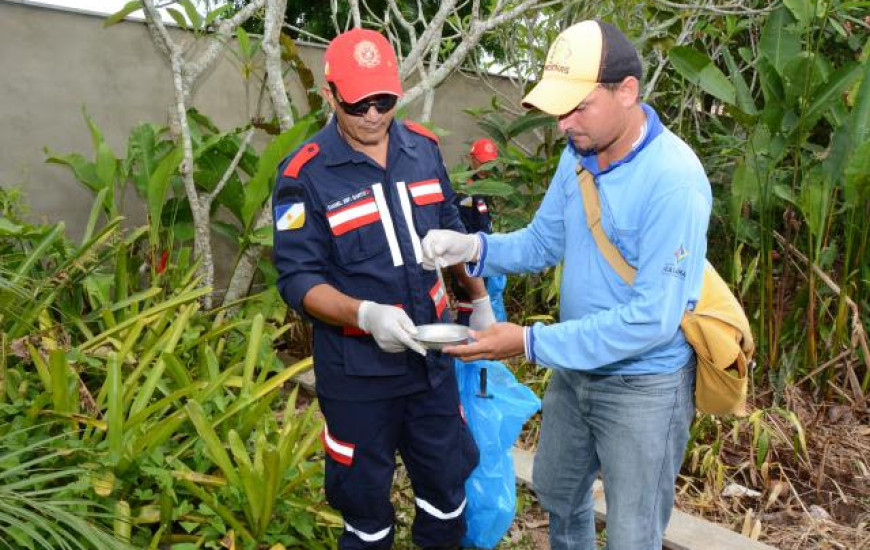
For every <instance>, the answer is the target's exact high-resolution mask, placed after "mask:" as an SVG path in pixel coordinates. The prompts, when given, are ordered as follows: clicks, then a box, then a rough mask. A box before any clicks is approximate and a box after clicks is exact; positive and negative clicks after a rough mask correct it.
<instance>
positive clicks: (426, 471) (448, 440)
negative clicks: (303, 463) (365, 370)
mask: <svg viewBox="0 0 870 550" xmlns="http://www.w3.org/2000/svg"><path fill="white" fill-rule="evenodd" d="M318 400H319V402H320V408H321V410H322V412H323V415H324V417H325V418H326V428H325V430H324V445H325V448H326V451H327V458H326V498H327V500H328V502H329V504H330V505H331V506H332V507H333V508H335V509H336V510H338V511H339V512H341V514H342V516H343V517H344V521H345V531H344V533H343V534H342V536H341V540H340V543H339V548H341V549H342V550H356V549H362V548H365V549H381V548H390V546H391V545H392V542H393V536H394V533H395V528H394V526H393V505H392V504H391V502H390V492H391V488H392V482H393V474H394V471H395V467H396V451H397V450H398V451H399V453H400V454H401V456H402V460H403V462H404V464H405V467H406V468H407V470H408V475H409V477H410V479H411V484H412V486H413V489H414V497H415V504H416V515H415V518H414V525H413V529H412V536H413V540H414V543H415V544H417V545H419V546H422V547H432V546H435V547H437V546H448V545H453V544H458V543H459V540H460V539H461V538H462V536H463V535H464V533H465V518H464V514H463V511H464V510H465V480H466V479H467V478H468V476H469V475H470V474H471V471H472V470H473V469H474V468H475V467H476V466H477V461H478V452H477V446H476V445H475V444H474V440H473V439H472V436H471V432H470V431H469V429H468V426H467V425H466V424H465V420H464V418H463V415H462V410H461V407H460V403H459V390H458V388H457V385H456V379H455V376H449V377H448V378H447V379H446V380H444V381H443V382H442V383H441V384H439V385H438V386H437V387H436V388H433V389H430V390H428V391H423V392H419V393H414V394H411V395H407V396H402V397H394V398H390V399H382V400H377V401H363V402H350V401H339V400H334V399H325V398H322V397H320V398H318Z"/></svg>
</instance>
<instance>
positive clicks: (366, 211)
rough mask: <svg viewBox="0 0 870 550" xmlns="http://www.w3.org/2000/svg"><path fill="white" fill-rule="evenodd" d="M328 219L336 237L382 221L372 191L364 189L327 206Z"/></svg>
mask: <svg viewBox="0 0 870 550" xmlns="http://www.w3.org/2000/svg"><path fill="white" fill-rule="evenodd" d="M326 219H327V220H328V221H329V228H330V229H331V230H332V234H333V235H335V236H336V237H337V236H339V235H344V234H345V233H347V232H348V231H352V230H354V229H358V228H360V227H363V226H364V225H368V224H370V223H374V222H376V221H378V220H380V219H381V215H380V212H378V206H377V204H376V203H375V199H374V197H373V196H372V191H371V189H363V190H362V191H358V192H356V193H354V194H352V195H348V196H347V197H345V198H343V199H339V200H337V201H333V202H331V203H329V204H328V205H327V206H326Z"/></svg>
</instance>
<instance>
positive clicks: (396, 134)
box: [321, 116, 417, 166]
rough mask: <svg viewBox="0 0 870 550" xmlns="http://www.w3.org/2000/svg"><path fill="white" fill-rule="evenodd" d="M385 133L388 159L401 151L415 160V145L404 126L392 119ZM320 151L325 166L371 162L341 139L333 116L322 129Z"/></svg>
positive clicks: (336, 120) (335, 118)
mask: <svg viewBox="0 0 870 550" xmlns="http://www.w3.org/2000/svg"><path fill="white" fill-rule="evenodd" d="M387 132H389V134H390V145H389V152H388V153H387V158H388V159H389V158H392V156H393V155H394V154H395V151H397V150H401V151H403V152H404V153H406V154H407V155H408V156H410V157H412V158H417V152H416V151H415V147H416V145H415V144H414V142H413V140H411V139H410V137H409V135H408V129H407V128H405V125H404V124H399V122H398V121H397V120H396V119H395V118H394V119H393V121H392V122H390V127H389V128H388V129H387ZM321 151H323V152H324V153H325V154H324V157H325V158H324V160H325V162H326V165H327V166H337V165H339V164H346V163H350V162H353V163H366V162H370V161H371V159H369V157H368V156H366V155H364V154H363V153H360V152H359V151H357V150H356V149H354V148H353V147H351V146H350V144H348V142H347V140H345V139H344V137H342V135H341V133H340V132H339V131H338V118H337V117H335V116H333V117H332V119H331V120H330V121H329V124H328V125H327V126H326V128H324V133H323V143H322V147H321Z"/></svg>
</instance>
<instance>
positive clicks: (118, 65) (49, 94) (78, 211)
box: [0, 0, 516, 236]
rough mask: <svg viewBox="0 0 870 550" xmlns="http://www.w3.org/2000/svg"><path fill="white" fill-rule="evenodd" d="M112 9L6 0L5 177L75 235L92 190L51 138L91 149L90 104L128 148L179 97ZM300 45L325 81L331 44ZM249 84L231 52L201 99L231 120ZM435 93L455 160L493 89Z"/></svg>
mask: <svg viewBox="0 0 870 550" xmlns="http://www.w3.org/2000/svg"><path fill="white" fill-rule="evenodd" d="M104 18H105V16H98V15H93V14H87V13H80V12H71V11H67V10H59V9H53V8H47V7H40V6H38V5H34V4H33V3H30V2H26V1H25V0H0V75H2V76H0V185H2V186H4V187H11V186H16V187H20V188H22V189H23V190H24V193H25V198H26V200H27V202H28V203H29V205H30V208H31V211H32V214H33V217H34V218H35V219H39V220H45V221H56V220H65V221H66V224H67V227H68V233H69V234H70V235H72V236H76V235H78V234H80V233H81V231H82V230H83V228H84V225H85V223H86V220H87V216H88V213H89V209H90V205H91V202H92V195H91V193H90V191H88V190H87V189H85V188H84V187H83V186H82V185H81V184H79V183H77V182H76V181H75V179H74V178H73V177H72V175H71V174H70V173H69V170H68V169H66V168H65V167H61V166H56V165H50V164H46V163H45V162H44V161H45V158H46V154H45V152H44V151H43V148H48V149H50V150H52V151H55V152H58V153H72V152H78V153H81V154H83V155H84V156H85V157H87V158H91V157H92V149H91V142H90V135H89V133H88V129H87V126H86V125H85V122H84V118H83V116H82V107H83V106H84V107H86V108H87V111H88V113H89V114H90V115H91V116H92V117H93V119H94V121H95V122H96V123H97V125H98V126H99V127H100V128H101V129H102V130H103V132H104V135H105V137H106V139H107V141H108V143H109V145H110V146H111V147H112V148H113V150H114V151H115V154H116V155H117V156H119V157H123V156H125V147H126V138H127V136H128V134H129V132H130V130H131V129H132V128H133V127H134V126H136V125H137V124H139V123H141V122H146V121H150V122H156V123H159V124H165V123H166V121H167V120H168V119H167V112H168V109H169V108H170V106H171V105H172V88H171V73H170V71H169V67H168V63H167V62H166V61H164V58H163V56H162V55H161V54H159V53H158V52H157V51H156V49H155V47H154V45H153V43H152V41H151V38H150V35H149V33H148V31H147V29H146V27H145V25H144V24H143V23H141V22H135V21H126V22H123V23H121V24H119V25H115V26H113V27H110V28H108V29H104V28H103V27H102V24H103V20H104ZM182 33H183V31H180V30H176V31H175V37H176V38H180V39H184V38H185V37H184V36H183V35H182ZM300 55H301V56H302V58H303V59H304V61H305V62H306V63H307V64H308V66H309V67H310V68H311V69H312V71H314V72H315V75H316V77H317V78H318V82H320V83H322V65H321V57H322V55H323V49H322V48H319V47H316V46H301V47H300ZM504 84H505V86H504V89H505V91H506V92H508V93H510V87H509V85H508V84H507V82H504ZM288 88H289V90H290V95H291V99H292V100H293V103H294V104H295V105H303V106H304V105H307V103H306V102H305V100H304V95H303V91H302V90H301V89H300V87H299V85H298V83H296V82H288ZM250 92H251V93H250V96H251V97H250V98H248V99H247V101H248V103H249V106H248V107H246V93H245V84H244V82H243V80H242V78H241V76H240V75H239V71H238V68H237V67H236V66H235V65H234V64H233V63H232V62H230V61H227V60H223V61H222V62H221V63H220V64H219V65H218V66H217V67H216V68H215V70H214V71H213V72H212V74H210V75H209V76H208V78H207V80H206V81H205V82H204V83H203V84H202V86H201V87H200V89H199V91H198V92H197V95H196V99H195V105H196V107H197V108H198V109H199V110H200V111H202V112H203V113H205V114H206V115H208V116H209V117H211V118H212V119H213V120H214V121H215V122H216V123H217V124H218V126H219V127H221V128H231V127H232V126H235V125H239V124H242V123H243V122H244V121H245V120H246V115H247V113H250V112H253V110H254V103H255V101H256V95H257V92H258V89H257V88H252V89H251V90H250ZM513 95H514V96H515V95H516V92H514V93H513ZM436 98H437V99H436V103H435V108H434V110H433V120H432V122H433V123H435V124H436V125H438V126H440V127H442V128H445V129H447V130H449V131H450V132H451V136H450V137H448V138H446V139H444V140H443V142H442V150H443V152H444V155H445V159H446V160H447V163H448V165H452V164H454V163H456V162H458V161H459V160H460V157H461V156H462V155H463V154H464V153H465V151H466V150H467V147H468V144H469V143H470V142H471V141H472V140H473V139H475V138H477V137H480V134H481V131H480V129H479V128H478V127H477V125H476V124H475V123H474V120H473V118H472V117H470V116H469V115H466V114H465V113H463V112H462V110H463V109H465V108H468V107H480V106H483V105H486V104H488V103H489V98H490V92H489V91H488V90H487V89H485V87H482V86H480V85H479V83H477V82H476V81H475V80H473V79H468V78H466V77H463V76H461V75H456V76H454V77H453V78H451V79H450V80H449V81H448V82H446V83H445V84H444V85H443V86H441V87H440V88H439V89H438V92H437V94H436ZM246 111H247V113H246ZM410 113H411V116H412V117H413V116H414V114H415V109H414V108H412V109H411V110H410ZM128 210H129V211H128V215H129V216H130V218H131V219H132V220H133V221H134V222H135V221H141V220H142V219H143V216H142V208H141V205H136V204H132V205H130V207H129V208H128Z"/></svg>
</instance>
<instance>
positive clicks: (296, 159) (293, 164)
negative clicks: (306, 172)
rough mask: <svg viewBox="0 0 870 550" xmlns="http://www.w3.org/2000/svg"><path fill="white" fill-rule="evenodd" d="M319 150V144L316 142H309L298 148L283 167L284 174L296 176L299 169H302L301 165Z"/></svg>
mask: <svg viewBox="0 0 870 550" xmlns="http://www.w3.org/2000/svg"><path fill="white" fill-rule="evenodd" d="M319 152H320V146H319V145H317V144H316V143H309V144H308V145H305V146H304V147H302V149H299V151H298V152H297V153H296V154H295V155H293V158H292V159H290V162H288V163H287V167H286V168H284V175H285V176H290V177H291V178H298V177H299V171H300V170H302V167H303V166H305V164H306V163H307V162H308V161H309V160H311V159H313V158H314V157H316V156H317V153H319Z"/></svg>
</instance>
